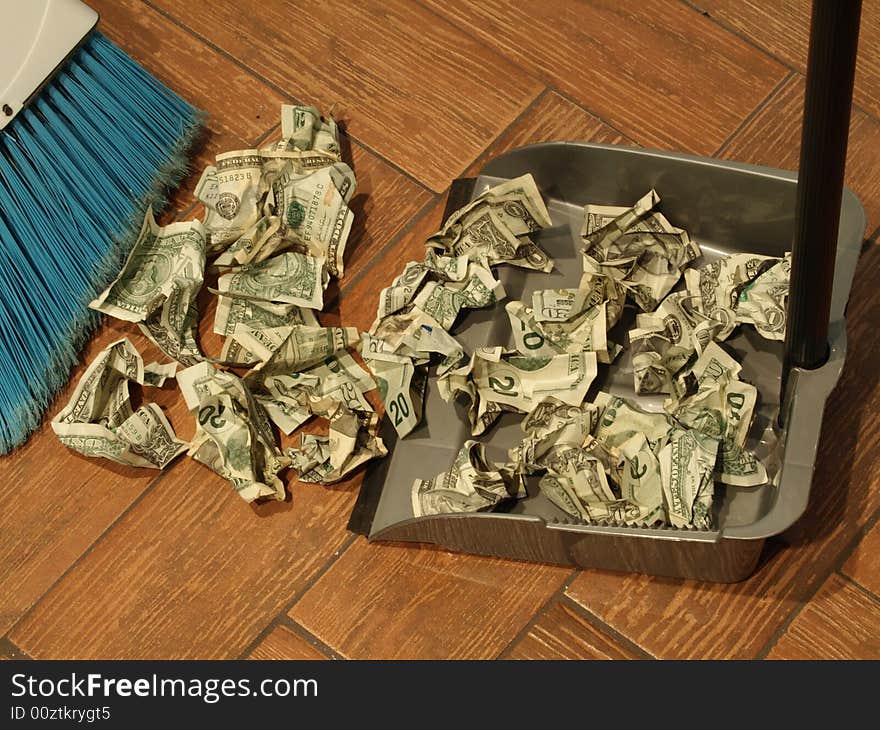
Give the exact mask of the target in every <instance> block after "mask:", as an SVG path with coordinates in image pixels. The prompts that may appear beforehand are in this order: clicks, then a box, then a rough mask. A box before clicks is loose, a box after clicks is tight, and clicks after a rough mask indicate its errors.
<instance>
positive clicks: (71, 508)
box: [0, 0, 430, 632]
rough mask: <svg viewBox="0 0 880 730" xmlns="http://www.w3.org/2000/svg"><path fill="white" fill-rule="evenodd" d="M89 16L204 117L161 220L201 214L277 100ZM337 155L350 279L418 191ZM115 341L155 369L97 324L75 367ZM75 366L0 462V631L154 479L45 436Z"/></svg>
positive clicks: (112, 21)
mask: <svg viewBox="0 0 880 730" xmlns="http://www.w3.org/2000/svg"><path fill="white" fill-rule="evenodd" d="M96 8H97V9H98V10H99V12H100V13H101V25H100V28H101V30H102V32H104V33H105V34H106V35H107V36H108V37H110V38H111V39H112V40H113V41H114V42H116V43H117V44H118V45H120V47H121V48H122V49H123V50H125V52H126V53H128V54H129V55H131V56H132V57H133V58H134V59H135V60H136V61H138V62H139V63H141V64H142V65H144V67H145V68H146V69H147V70H148V71H149V72H150V73H151V74H154V75H155V76H157V77H158V78H159V79H161V80H162V81H163V82H164V83H166V84H168V85H169V86H170V87H171V88H173V89H175V90H176V91H178V92H179V93H181V94H182V95H183V96H184V97H186V98H187V99H189V100H190V101H191V102H192V103H194V104H196V105H197V106H199V107H201V108H202V109H205V110H206V111H208V112H209V114H210V117H209V122H208V134H207V138H206V140H205V142H204V144H203V146H202V147H200V148H199V150H198V156H197V157H196V159H195V161H194V162H193V169H194V173H193V175H191V176H190V177H189V179H187V180H186V181H184V182H183V183H182V185H181V187H180V189H179V191H178V193H177V195H175V197H174V198H173V199H172V201H171V204H170V210H169V211H168V213H167V215H166V217H165V219H166V220H170V219H171V218H173V217H175V214H176V215H177V216H178V217H179V216H181V215H182V216H183V217H184V218H200V217H202V215H203V209H202V208H201V206H199V207H197V208H196V209H195V210H194V211H192V212H186V213H185V212H184V209H183V208H184V206H186V205H188V204H189V202H191V200H192V190H193V187H194V186H195V182H196V181H197V179H198V176H199V174H200V171H201V169H202V168H203V167H204V165H206V164H209V163H210V162H211V161H212V160H213V156H214V154H216V152H218V151H223V150H226V149H234V148H236V147H241V146H243V145H253V144H254V143H255V142H256V141H257V140H258V138H259V137H261V136H262V135H263V134H264V133H265V132H266V130H268V129H269V128H270V127H271V126H272V125H275V124H276V123H277V118H278V114H279V107H280V104H281V103H282V101H283V99H282V97H280V96H279V95H278V94H277V92H275V91H273V90H272V89H271V88H270V87H269V86H268V85H266V84H265V83H263V82H261V81H259V80H258V79H256V78H254V77H253V76H251V75H250V74H249V73H247V72H246V71H243V70H242V69H241V68H240V67H238V66H237V65H235V64H234V63H233V62H232V61H230V60H229V59H227V58H226V57H224V56H223V55H221V54H218V53H217V52H215V51H213V50H212V49H210V48H209V47H208V46H207V45H205V44H204V43H203V42H202V41H200V40H198V39H197V38H196V37H194V36H193V35H192V34H190V33H189V32H187V31H185V30H183V29H181V28H180V27H179V26H177V25H175V24H173V23H171V22H170V21H169V20H168V19H167V18H166V17H165V16H163V15H162V14H161V13H159V12H157V11H155V10H153V9H151V8H149V7H148V6H146V5H144V4H143V3H140V2H135V1H134V0H123V1H122V2H119V3H112V2H101V3H98V4H97V5H96ZM273 136H274V134H273ZM349 147H350V149H351V158H352V159H351V160H350V162H351V164H352V166H353V168H354V169H355V172H356V174H357V176H358V185H359V190H358V193H357V194H356V196H355V198H354V199H353V202H352V208H353V210H354V213H355V222H354V225H353V228H352V232H351V235H350V238H349V243H348V248H347V251H346V272H347V275H349V276H350V275H352V274H353V273H356V272H357V270H358V268H359V267H360V266H361V265H363V263H364V262H365V261H368V260H370V259H371V258H372V257H373V256H374V255H375V252H376V250H377V249H378V248H379V247H381V246H382V245H384V243H385V242H386V241H387V240H388V239H390V238H392V237H393V236H394V235H396V234H397V233H398V231H399V230H401V229H402V228H403V227H404V226H405V225H406V224H407V223H408V221H409V219H410V218H411V217H412V215H413V214H414V213H415V212H416V211H417V210H418V209H419V208H420V207H421V206H422V205H423V204H424V202H425V201H426V200H428V199H429V198H430V194H429V193H428V192H427V191H426V190H424V189H423V188H421V187H420V186H418V185H417V184H416V183H414V182H413V181H412V180H410V179H408V178H407V177H406V176H405V175H403V174H402V173H400V172H398V171H397V170H395V169H394V168H393V167H392V166H390V165H389V164H387V163H386V162H384V161H382V160H380V159H379V158H377V157H376V156H375V155H373V154H372V153H370V152H369V151H367V150H366V149H364V148H363V147H362V146H360V145H357V144H351V145H349ZM199 303H200V311H201V312H202V317H201V328H200V338H201V344H202V347H203V349H204V350H205V352H207V353H209V354H211V355H215V356H216V355H219V353H220V348H221V338H220V337H219V336H217V335H215V334H213V332H212V331H211V329H212V323H213V316H214V315H213V313H214V308H215V305H216V297H214V296H213V295H210V294H209V293H207V292H203V293H202V296H201V297H200V300H199ZM123 336H129V337H130V338H131V339H132V342H134V344H135V346H136V347H138V348H139V349H140V350H141V353H142V354H143V355H144V357H145V360H146V362H149V361H151V360H156V359H158V360H160V361H165V359H166V358H165V357H164V356H163V355H162V354H161V353H160V352H159V351H158V350H157V349H156V348H155V347H153V346H152V345H151V344H150V343H149V342H147V341H146V339H145V338H144V337H143V336H141V334H140V332H139V330H138V329H137V327H136V326H133V325H128V324H126V323H122V322H118V321H116V320H109V319H108V320H107V321H106V323H105V325H104V326H103V327H102V328H101V329H100V330H99V331H98V333H96V335H95V336H94V338H93V340H92V342H91V343H90V344H89V346H88V347H87V348H85V349H84V351H83V354H82V359H81V362H82V363H89V362H91V360H92V359H93V358H94V356H95V355H96V354H97V353H98V352H99V351H100V350H101V349H102V348H103V347H105V346H106V345H107V344H109V343H110V342H112V341H113V340H115V339H119V338H120V337H123ZM84 369H85V365H84V364H81V365H80V366H79V367H78V368H77V369H75V370H74V371H73V373H72V375H71V381H70V384H69V385H68V387H67V388H66V389H65V390H64V391H63V392H62V393H61V394H59V396H58V398H57V399H56V402H55V404H54V405H53V407H52V408H51V409H50V411H49V414H48V415H47V420H46V421H45V423H44V425H43V427H42V428H41V429H40V431H39V432H38V433H36V434H35V435H34V436H33V437H32V438H31V439H30V441H28V443H27V444H25V446H24V447H22V448H21V449H18V450H16V451H15V452H13V453H12V454H10V455H9V456H7V457H4V458H2V459H0V475H2V484H0V558H2V560H0V632H2V631H5V630H6V629H8V628H9V627H10V626H11V625H12V624H13V623H14V622H15V621H16V620H18V618H19V617H20V616H21V615H22V613H23V612H24V611H25V610H26V609H27V608H29V607H30V606H31V605H32V604H33V602H34V601H35V600H36V599H37V598H38V597H39V596H40V595H41V594H42V593H44V592H45V591H46V590H47V589H48V588H49V587H50V586H51V585H52V584H53V583H54V582H55V581H56V580H57V579H58V577H59V576H60V575H61V574H62V573H63V572H64V571H65V570H66V569H67V568H68V567H69V566H70V565H71V564H72V563H73V562H74V560H76V558H78V557H79V556H80V555H81V554H82V553H83V551H84V550H85V549H86V548H87V547H88V546H89V545H90V544H92V542H93V541H94V540H95V539H96V538H98V537H99V536H100V535H101V533H102V532H103V531H104V530H105V529H106V528H107V527H108V526H109V525H110V524H112V522H113V521H114V520H115V519H116V518H117V517H118V516H119V515H120V514H121V513H122V512H123V511H124V510H125V509H126V508H127V507H128V506H129V505H130V504H131V503H132V502H133V501H134V500H135V499H136V498H137V497H138V496H139V495H140V494H141V492H142V491H143V489H144V488H145V487H146V486H147V485H148V484H149V483H150V481H151V480H152V479H153V478H154V477H156V476H157V474H158V472H155V471H153V470H148V469H126V468H124V467H116V466H115V465H112V464H110V462H107V461H106V460H92V459H86V458H85V457H81V456H79V455H77V454H75V453H73V452H71V451H69V450H67V449H65V448H64V447H63V446H61V444H60V443H59V442H58V440H57V439H56V438H55V435H54V433H53V432H52V430H51V428H50V427H49V425H48V419H49V418H51V415H52V414H54V413H55V412H57V410H59V409H60V408H61V407H62V406H63V405H64V404H65V403H66V402H67V400H68V398H69V397H70V394H71V393H72V387H73V385H74V384H75V383H76V381H77V380H78V379H79V376H80V375H81V374H82V372H83V370H84ZM144 398H145V399H147V400H153V401H156V402H158V403H160V405H163V407H166V408H167V409H168V410H167V413H168V415H169V417H170V418H171V421H172V424H173V425H174V426H175V428H176V429H177V431H178V435H179V436H181V438H188V437H190V436H191V435H192V432H193V430H194V425H193V423H192V418H191V417H190V416H189V414H187V413H186V412H185V410H184V407H183V402H182V399H181V398H180V394H179V392H178V390H177V387H176V385H175V384H174V382H173V381H172V382H171V383H169V384H168V385H167V386H166V387H165V388H163V389H161V390H155V389H153V390H148V391H146V393H145V394H144ZM184 458H186V457H184ZM172 468H175V467H172ZM210 478H211V479H215V480H216V484H217V488H218V489H222V488H223V487H224V486H225V483H224V482H222V480H221V479H220V478H219V477H214V476H212V477H210Z"/></svg>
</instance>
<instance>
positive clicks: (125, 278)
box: [89, 208, 205, 365]
mask: <svg viewBox="0 0 880 730" xmlns="http://www.w3.org/2000/svg"><path fill="white" fill-rule="evenodd" d="M204 276H205V231H204V228H203V226H202V224H201V223H199V222H198V221H186V222H183V223H172V224H170V225H167V226H163V227H160V226H158V225H157V224H156V220H155V218H154V217H153V211H152V209H150V208H148V209H147V213H146V216H145V217H144V223H143V226H142V227H141V231H140V235H139V236H138V238H137V241H135V244H134V247H133V248H132V250H131V253H130V254H129V256H128V259H127V260H126V262H125V265H124V266H123V267H122V271H120V272H119V275H118V276H117V277H116V279H114V281H113V282H112V283H111V284H110V286H108V287H107V288H106V289H105V290H104V291H103V292H102V293H101V294H100V295H99V296H98V297H97V298H95V299H94V300H93V301H92V302H90V303H89V307H91V308H92V309H96V310H97V311H99V312H103V313H104V314H107V315H109V316H111V317H115V318H116V319H122V320H125V321H127V322H137V323H139V324H140V328H141V331H142V332H143V333H144V334H145V335H146V336H147V337H149V338H150V339H151V340H152V341H153V342H154V343H155V344H156V345H158V347H159V348H160V349H161V350H162V351H163V352H164V353H165V354H166V355H168V357H170V358H173V359H174V360H177V361H178V362H180V363H181V364H183V365H192V364H194V363H196V362H199V361H201V360H202V359H204V356H203V355H202V353H201V351H200V350H199V346H198V344H197V342H196V334H195V333H196V327H197V325H198V309H197V307H196V297H197V296H198V293H199V290H200V289H201V287H202V282H203V281H204Z"/></svg>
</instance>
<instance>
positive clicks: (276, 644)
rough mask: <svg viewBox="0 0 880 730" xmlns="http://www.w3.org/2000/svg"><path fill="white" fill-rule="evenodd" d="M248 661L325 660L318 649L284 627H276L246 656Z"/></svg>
mask: <svg viewBox="0 0 880 730" xmlns="http://www.w3.org/2000/svg"><path fill="white" fill-rule="evenodd" d="M247 658H248V659H273V660H280V661H288V660H297V661H298V660H301V659H326V658H327V657H325V656H324V655H323V654H322V653H321V652H320V651H318V649H316V648H315V647H314V646H312V645H311V644H310V643H309V642H308V641H306V640H305V639H304V638H303V637H302V636H300V635H299V634H296V633H294V632H293V631H291V630H290V629H289V628H287V627H286V626H276V627H275V628H274V629H272V631H271V632H270V633H269V634H267V635H266V637H265V638H264V639H263V640H262V641H261V642H260V643H259V644H257V645H256V646H255V647H254V648H253V649H252V650H251V652H250V654H248V657H247Z"/></svg>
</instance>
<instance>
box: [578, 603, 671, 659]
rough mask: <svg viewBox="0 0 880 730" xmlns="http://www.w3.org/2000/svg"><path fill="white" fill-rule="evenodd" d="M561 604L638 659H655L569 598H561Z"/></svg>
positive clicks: (645, 650)
mask: <svg viewBox="0 0 880 730" xmlns="http://www.w3.org/2000/svg"><path fill="white" fill-rule="evenodd" d="M562 602H563V603H564V604H565V605H566V606H568V607H569V608H571V609H572V610H573V611H574V612H575V613H577V614H578V615H580V616H581V617H583V618H584V620H586V621H588V622H589V623H590V624H591V625H593V626H594V627H595V628H597V629H599V630H600V631H602V632H603V633H604V634H606V635H607V636H608V637H610V638H612V639H614V640H615V641H616V642H617V643H618V644H620V645H621V646H623V647H625V648H627V649H629V650H630V651H631V652H633V653H634V654H636V655H637V656H638V658H639V659H656V658H657V657H655V656H654V655H653V654H651V652H649V651H648V650H647V649H645V648H643V647H642V646H641V645H639V644H637V643H636V642H635V641H633V640H632V639H630V638H629V637H628V636H626V635H625V634H622V633H620V632H619V631H618V630H617V629H615V628H614V627H613V626H611V625H610V624H607V623H605V622H604V621H603V620H602V619H601V618H599V617H598V616H597V615H596V614H595V613H593V612H592V611H590V610H589V609H587V608H585V607H584V606H582V605H581V604H580V603H578V602H577V601H575V600H574V599H573V598H572V597H571V596H569V595H567V594H566V595H564V596H563V597H562Z"/></svg>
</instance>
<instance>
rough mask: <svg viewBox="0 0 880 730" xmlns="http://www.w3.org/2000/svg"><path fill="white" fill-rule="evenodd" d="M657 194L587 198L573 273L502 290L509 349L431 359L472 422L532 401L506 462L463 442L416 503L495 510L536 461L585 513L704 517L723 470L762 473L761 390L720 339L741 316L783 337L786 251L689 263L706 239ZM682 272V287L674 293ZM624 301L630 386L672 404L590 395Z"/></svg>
mask: <svg viewBox="0 0 880 730" xmlns="http://www.w3.org/2000/svg"><path fill="white" fill-rule="evenodd" d="M659 201H660V199H659V196H658V195H657V193H656V192H655V191H653V190H651V191H650V192H649V193H648V194H647V195H645V196H643V197H642V198H641V199H639V200H638V201H637V202H636V203H635V204H634V205H633V206H632V207H631V208H625V207H612V206H596V205H587V206H586V207H585V209H584V224H583V228H582V231H581V236H582V239H583V241H584V249H583V265H584V274H583V277H582V279H581V281H580V283H579V285H578V287H577V288H571V289H555V290H554V289H546V290H539V291H536V292H534V293H533V295H532V298H531V301H530V302H520V301H511V302H508V303H507V305H506V307H505V309H506V312H507V315H508V318H509V320H510V325H511V331H512V334H513V340H514V343H515V348H516V352H505V351H504V350H503V349H502V348H500V347H495V348H491V347H484V348H480V349H477V350H476V351H475V352H474V353H473V354H472V356H471V357H470V360H469V362H467V363H466V364H465V365H463V366H461V367H457V368H450V367H445V368H443V370H442V372H441V371H439V370H438V374H439V375H440V378H439V380H438V386H439V389H440V393H441V395H442V396H443V397H444V399H446V400H447V401H450V400H452V399H453V398H454V397H456V396H457V395H460V394H461V395H464V396H465V398H466V399H467V400H468V401H469V402H470V409H469V418H470V424H471V433H472V434H473V435H480V434H483V433H485V432H486V430H487V429H488V428H489V427H490V426H491V425H492V424H493V423H494V421H495V420H496V419H497V418H498V416H499V415H500V414H501V413H502V412H504V411H513V412H518V413H525V414H527V415H526V416H525V418H524V419H523V421H522V424H521V426H522V429H523V432H524V434H525V436H524V439H523V441H522V442H521V443H520V444H519V445H518V446H517V447H515V448H514V449H511V450H510V452H509V455H508V456H509V461H508V462H506V463H503V464H498V465H496V464H491V463H489V462H487V461H486V460H485V456H484V454H483V452H482V451H480V452H479V453H477V452H475V451H474V449H475V446H474V444H475V443H476V442H471V441H469V442H468V443H467V444H466V445H465V447H464V448H463V449H462V451H461V452H460V453H459V455H458V458H457V459H456V461H455V463H454V464H453V465H452V467H451V469H450V470H449V471H447V472H443V473H441V474H439V475H437V476H436V477H435V478H433V479H431V480H416V481H415V482H414V483H413V485H412V503H413V510H414V514H415V515H416V516H419V515H429V514H441V513H444V512H462V511H474V510H491V509H494V508H496V507H497V506H498V505H499V504H500V503H501V502H504V501H507V500H509V499H513V498H517V497H519V496H522V494H523V489H522V480H523V478H524V477H526V476H531V475H539V476H540V481H539V486H540V489H541V491H542V492H543V493H544V494H545V495H546V496H547V498H548V499H550V500H551V501H552V502H553V503H554V504H556V505H557V506H558V507H559V508H560V509H562V510H563V511H564V512H566V513H567V514H569V515H571V516H572V517H574V518H577V519H580V520H584V521H588V522H594V523H611V524H626V525H638V526H654V525H673V526H675V527H696V528H701V529H707V528H709V527H711V525H712V499H713V494H714V485H715V483H716V481H717V482H719V483H724V484H728V485H732V486H741V487H748V486H756V485H759V484H764V483H766V482H767V472H766V470H765V468H764V467H763V465H762V464H761V463H760V462H759V461H758V460H757V459H756V458H755V456H754V454H752V453H751V452H749V451H748V450H747V449H746V448H745V442H746V436H747V434H748V430H749V426H750V424H751V422H752V418H753V415H754V409H755V405H756V402H757V389H756V388H755V386H753V385H751V384H750V383H746V382H743V381H741V380H740V378H739V374H740V371H741V367H740V365H739V363H737V361H736V360H735V359H734V358H733V357H731V356H730V355H729V354H728V352H727V351H726V350H724V349H723V348H722V347H721V346H720V345H718V344H717V341H723V340H724V339H726V338H727V337H729V336H730V334H731V333H732V332H733V330H734V328H735V327H736V326H737V325H738V324H740V323H748V324H752V325H754V327H755V329H756V330H757V331H758V332H759V333H760V334H762V335H763V336H765V337H768V338H774V339H779V338H782V337H783V336H784V335H783V333H784V328H785V299H786V297H787V294H788V274H789V270H790V260H789V258H788V257H786V258H784V259H773V258H770V257H766V256H757V255H748V254H742V255H736V256H732V257H728V258H723V259H719V260H718V261H715V262H714V263H712V264H710V265H708V266H705V267H703V268H701V269H695V268H691V266H692V264H693V262H694V261H695V260H696V259H698V258H699V257H700V255H701V251H700V248H699V246H698V245H697V243H696V242H695V241H693V240H692V239H691V238H690V236H689V235H688V233H687V232H686V231H684V230H683V229H680V228H676V227H674V226H672V225H671V224H670V223H669V222H668V221H667V220H666V218H665V217H664V216H663V215H662V214H661V213H659V212H658V211H657V210H656V206H657V204H658V203H659ZM454 218H456V216H454ZM536 268H537V267H536ZM542 270H543V269H542ZM683 275H684V278H685V284H686V289H685V290H684V291H673V289H674V288H675V287H676V286H677V285H678V284H679V282H680V280H681V279H682V276H683ZM628 302H631V303H632V304H633V305H634V306H635V307H636V309H637V312H638V313H637V315H636V327H635V328H634V329H632V330H631V331H630V333H629V337H630V344H631V345H632V347H633V366H634V371H635V372H634V378H635V389H636V392H637V393H640V394H641V393H669V394H670V397H669V398H667V400H666V401H665V403H664V405H663V412H650V411H647V410H644V409H642V408H641V407H640V406H639V405H638V404H637V403H635V402H632V401H630V400H627V399H623V398H620V397H617V396H613V395H610V394H608V393H603V392H600V393H599V394H598V395H597V396H596V398H595V400H594V402H593V403H585V402H584V400H585V397H586V395H587V391H588V389H589V387H590V384H591V383H592V381H593V379H594V378H595V376H596V375H597V368H598V364H610V363H612V362H613V361H614V359H615V358H616V357H617V355H618V354H619V353H620V351H621V350H622V347H621V346H620V345H618V344H616V343H614V342H612V341H611V340H609V338H608V331H609V330H610V329H611V328H612V327H613V326H614V325H615V324H617V322H618V321H619V320H620V317H621V314H622V311H623V308H624V306H625V305H626V304H627V303H628ZM477 455H478V456H479V459H478V460H477V461H475V459H477ZM477 462H478V463H479V468H478V467H477ZM486 475H491V477H489V476H486ZM485 480H488V482H487V481H485ZM498 480H500V482H499V481H498ZM502 483H503V485H502ZM487 484H488V485H489V486H488V487H487ZM502 486H503V487H504V488H503V489H502Z"/></svg>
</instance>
